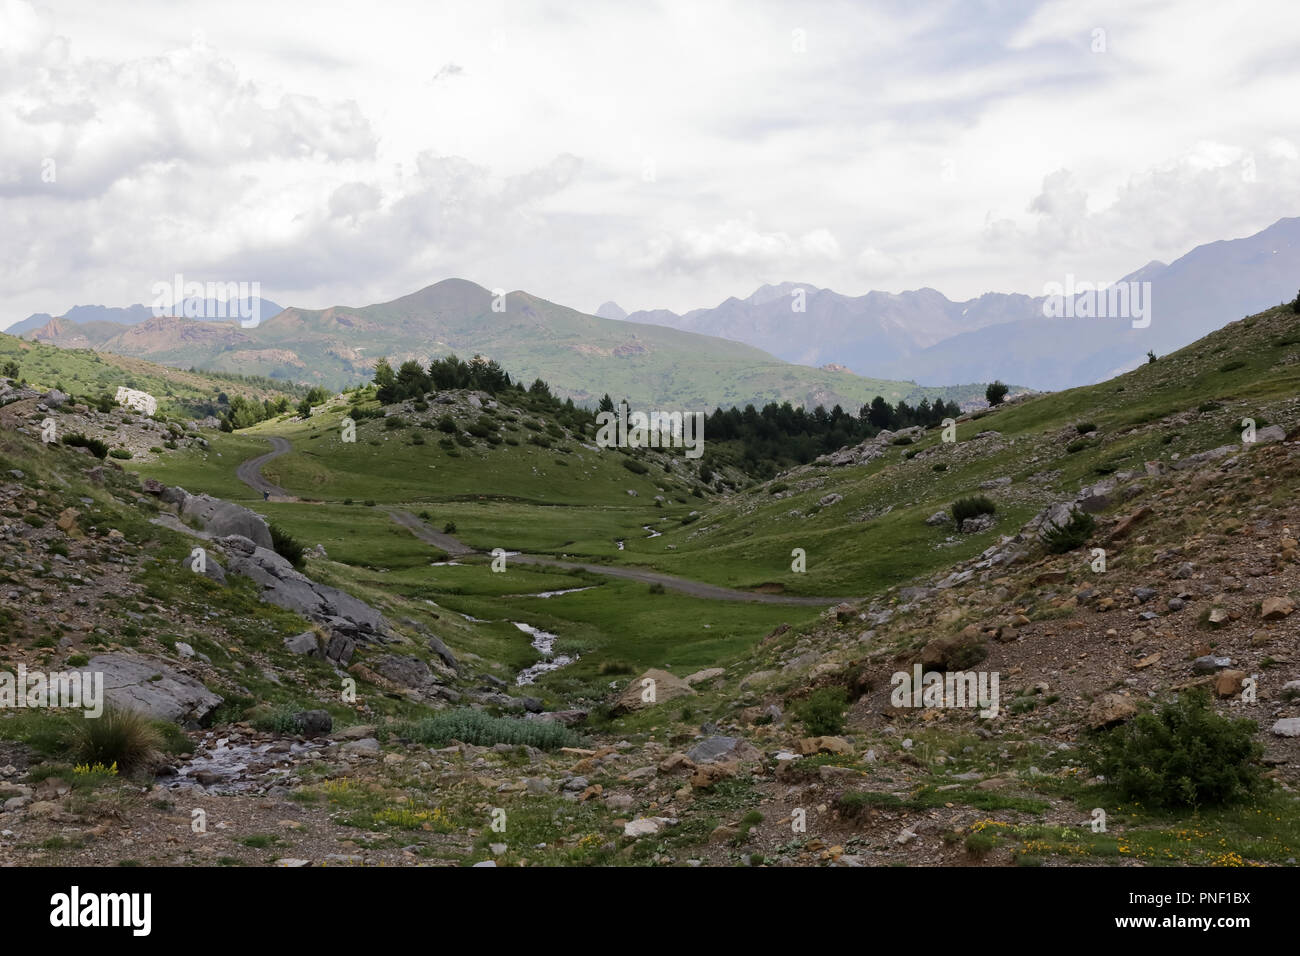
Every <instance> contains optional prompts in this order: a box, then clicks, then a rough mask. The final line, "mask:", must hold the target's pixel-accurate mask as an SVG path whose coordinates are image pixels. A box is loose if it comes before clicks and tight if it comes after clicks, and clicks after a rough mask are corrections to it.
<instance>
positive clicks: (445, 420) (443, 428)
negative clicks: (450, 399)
mask: <svg viewBox="0 0 1300 956" xmlns="http://www.w3.org/2000/svg"><path fill="white" fill-rule="evenodd" d="M438 431H440V432H446V433H447V434H448V435H454V434H456V423H455V422H454V421H452V418H451V416H450V415H443V416H442V418H440V419H438Z"/></svg>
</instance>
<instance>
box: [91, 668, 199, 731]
mask: <svg viewBox="0 0 1300 956" xmlns="http://www.w3.org/2000/svg"><path fill="white" fill-rule="evenodd" d="M83 670H84V671H85V672H87V673H91V674H93V673H100V674H103V679H104V697H105V699H106V700H107V702H108V703H109V704H110V705H112V706H113V707H120V708H123V709H127V710H135V711H139V712H141V713H144V714H148V715H149V716H150V717H153V718H156V719H159V720H170V721H174V722H175V723H178V724H193V723H197V722H198V721H200V720H202V719H203V718H204V717H206V716H207V715H208V714H209V713H211V712H212V711H213V710H214V709H215V708H216V707H217V706H218V705H219V704H220V703H221V701H222V698H221V697H220V696H218V695H217V694H214V693H213V692H212V691H210V690H208V689H207V688H206V687H204V686H203V684H202V682H200V681H198V680H195V679H194V678H193V677H190V676H188V675H187V674H183V673H181V672H180V671H178V670H175V669H174V668H172V667H170V666H169V665H167V664H166V663H164V662H163V661H161V660H158V659H157V658H154V657H145V656H139V657H135V656H129V655H126V654H99V655H96V656H95V657H92V658H91V659H90V663H89V664H87V665H86V667H85V668H84V669H83Z"/></svg>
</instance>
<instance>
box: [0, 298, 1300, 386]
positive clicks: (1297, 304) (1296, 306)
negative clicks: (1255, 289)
mask: <svg viewBox="0 0 1300 956" xmlns="http://www.w3.org/2000/svg"><path fill="white" fill-rule="evenodd" d="M1291 311H1292V312H1294V313H1296V314H1297V315H1300V292H1297V293H1296V296H1295V300H1294V301H1293V302H1292V303H1291ZM15 368H16V366H15ZM9 377H10V378H16V377H17V376H16V375H10V376H9Z"/></svg>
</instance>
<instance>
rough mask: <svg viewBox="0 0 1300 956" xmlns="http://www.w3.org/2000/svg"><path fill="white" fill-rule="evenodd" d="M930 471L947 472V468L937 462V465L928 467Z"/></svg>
mask: <svg viewBox="0 0 1300 956" xmlns="http://www.w3.org/2000/svg"><path fill="white" fill-rule="evenodd" d="M930 470H931V471H947V470H948V466H947V465H946V464H944V463H943V462H939V464H937V465H931V466H930Z"/></svg>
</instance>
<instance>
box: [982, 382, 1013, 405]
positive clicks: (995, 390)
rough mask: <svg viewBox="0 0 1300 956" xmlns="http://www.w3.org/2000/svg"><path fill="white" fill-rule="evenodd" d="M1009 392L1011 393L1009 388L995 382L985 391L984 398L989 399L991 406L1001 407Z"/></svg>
mask: <svg viewBox="0 0 1300 956" xmlns="http://www.w3.org/2000/svg"><path fill="white" fill-rule="evenodd" d="M1009 391H1011V389H1009V388H1007V386H1005V385H1003V384H1002V383H1001V382H993V383H991V384H990V385H989V387H988V388H986V389H984V397H985V398H986V399H988V403H989V404H990V405H1001V404H1002V402H1003V400H1004V399H1005V398H1006V397H1007V392H1009Z"/></svg>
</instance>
